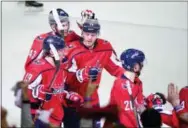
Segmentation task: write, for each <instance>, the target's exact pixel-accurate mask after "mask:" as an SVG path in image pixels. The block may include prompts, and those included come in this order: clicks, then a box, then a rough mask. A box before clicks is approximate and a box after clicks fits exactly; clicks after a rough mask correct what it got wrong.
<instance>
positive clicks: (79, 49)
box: [67, 19, 124, 128]
mask: <svg viewBox="0 0 188 128" xmlns="http://www.w3.org/2000/svg"><path fill="white" fill-rule="evenodd" d="M99 33H100V24H99V22H98V20H97V19H87V20H86V21H85V22H84V24H83V28H82V38H81V40H79V41H74V42H72V43H70V45H69V47H70V49H71V50H70V52H69V54H68V59H69V60H70V62H71V66H70V68H69V69H68V71H69V72H70V73H69V77H68V79H71V80H70V82H69V83H67V84H69V85H70V86H69V90H73V91H76V92H78V93H79V94H80V95H82V96H84V97H85V103H86V102H88V101H89V103H90V105H91V106H99V97H98V93H97V88H98V87H97V88H96V89H95V91H94V92H93V94H92V95H91V96H86V90H87V87H88V83H89V81H92V83H95V84H96V85H99V83H100V80H101V73H102V70H103V69H106V70H107V71H108V72H109V73H110V74H111V75H112V76H116V77H118V76H121V75H122V74H123V72H124V69H123V68H122V67H121V66H120V65H119V64H120V62H119V60H118V59H117V57H116V53H115V51H114V49H113V48H112V46H111V44H110V42H108V41H106V40H104V39H100V38H98V35H99ZM90 73H91V74H92V73H93V76H92V77H89V76H90V75H89V74H90ZM70 74H71V75H70ZM91 79H92V80H91ZM68 81H69V80H68ZM71 119H72V120H76V119H73V118H72V116H70V121H71ZM95 125H96V126H95ZM90 127H91V126H90ZM93 127H100V121H97V123H93ZM75 128H77V127H76V126H75Z"/></svg>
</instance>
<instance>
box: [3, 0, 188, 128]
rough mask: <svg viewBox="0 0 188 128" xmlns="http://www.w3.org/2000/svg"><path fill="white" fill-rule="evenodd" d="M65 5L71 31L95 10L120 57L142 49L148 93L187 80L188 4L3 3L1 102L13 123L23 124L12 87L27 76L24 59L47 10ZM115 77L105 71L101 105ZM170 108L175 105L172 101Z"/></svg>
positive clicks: (43, 24)
mask: <svg viewBox="0 0 188 128" xmlns="http://www.w3.org/2000/svg"><path fill="white" fill-rule="evenodd" d="M57 7H60V8H63V9H65V10H66V11H67V12H68V13H69V15H70V16H71V18H70V19H71V29H73V30H75V31H76V32H77V33H78V34H80V33H81V31H80V30H79V28H78V27H77V25H76V20H78V17H79V16H80V12H81V11H82V10H84V9H91V10H93V11H94V12H96V16H97V17H98V19H99V20H100V23H101V34H100V37H101V38H104V39H106V40H108V41H110V42H111V44H112V46H113V47H114V49H115V51H116V52H117V54H118V56H119V55H120V54H121V52H122V51H123V50H125V49H127V48H138V49H140V50H143V51H144V52H145V54H146V58H147V61H146V63H145V67H144V69H143V72H142V75H141V79H142V81H143V87H144V93H145V94H146V95H148V94H149V93H151V92H156V91H158V92H162V93H165V94H166V93H167V85H168V83H169V82H174V83H175V84H177V85H178V86H179V88H181V87H183V86H185V85H187V84H188V82H187V79H188V75H187V74H188V68H187V67H188V63H187V60H188V53H187V47H188V46H187V3H183V2H181V3H170V2H168V3H165V2H163V3H159V2H158V3H155V2H151V3H147V2H143V3H136V2H133V3H128V2H126V3H109V2H108V3H102V2H101V3H100V2H99V3H97V2H96V3H92V2H89V3H73V2H72V3H69V2H64V3H63V2H58V3H56V2H45V3H44V8H43V11H37V10H33V9H31V8H30V9H28V8H25V7H24V6H23V4H22V3H17V2H9V3H8V2H6V3H5V2H3V3H2V105H3V106H4V107H5V108H7V109H8V121H9V123H10V124H16V125H17V126H19V124H20V109H19V108H17V107H15V105H14V96H13V92H11V87H12V86H13V85H14V84H15V82H16V81H18V80H21V79H22V77H23V75H24V68H23V67H24V63H25V60H26V56H27V55H28V52H29V49H30V47H31V44H32V41H33V39H34V37H35V36H37V35H38V34H41V33H45V32H48V31H49V30H50V27H49V25H48V20H47V18H48V15H47V14H48V12H49V11H50V9H52V8H57ZM113 80H114V78H113V77H112V76H110V75H109V74H108V73H107V72H106V71H104V73H103V76H102V81H101V85H100V88H99V95H100V102H101V105H105V104H107V103H108V98H109V92H110V89H111V87H112V85H113ZM166 109H171V107H170V105H169V104H167V106H166Z"/></svg>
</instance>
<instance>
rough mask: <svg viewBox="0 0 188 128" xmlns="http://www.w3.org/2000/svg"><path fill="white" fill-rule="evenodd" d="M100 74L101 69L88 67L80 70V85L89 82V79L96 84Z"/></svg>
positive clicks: (78, 75) (77, 75) (78, 73)
mask: <svg viewBox="0 0 188 128" xmlns="http://www.w3.org/2000/svg"><path fill="white" fill-rule="evenodd" d="M99 72H100V69H99V68H97V67H86V68H83V69H79V70H78V71H77V72H76V77H77V79H78V81H79V82H80V83H82V82H83V81H88V80H89V79H90V80H91V81H92V82H94V81H96V80H97V76H98V74H99Z"/></svg>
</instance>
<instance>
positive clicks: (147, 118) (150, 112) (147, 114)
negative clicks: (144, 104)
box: [141, 108, 162, 128]
mask: <svg viewBox="0 0 188 128" xmlns="http://www.w3.org/2000/svg"><path fill="white" fill-rule="evenodd" d="M141 122H142V125H143V127H144V128H160V127H161V125H162V119H161V115H160V113H159V112H158V111H157V110H155V109H153V108H149V109H146V110H145V111H144V112H143V113H142V114H141Z"/></svg>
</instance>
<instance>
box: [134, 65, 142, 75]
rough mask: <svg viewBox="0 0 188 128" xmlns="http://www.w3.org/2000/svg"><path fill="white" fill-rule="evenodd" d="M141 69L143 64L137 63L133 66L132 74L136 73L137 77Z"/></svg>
mask: <svg viewBox="0 0 188 128" xmlns="http://www.w3.org/2000/svg"><path fill="white" fill-rule="evenodd" d="M142 68H143V63H140V64H139V63H137V64H135V65H134V72H135V73H137V76H140V73H141V70H142Z"/></svg>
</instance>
